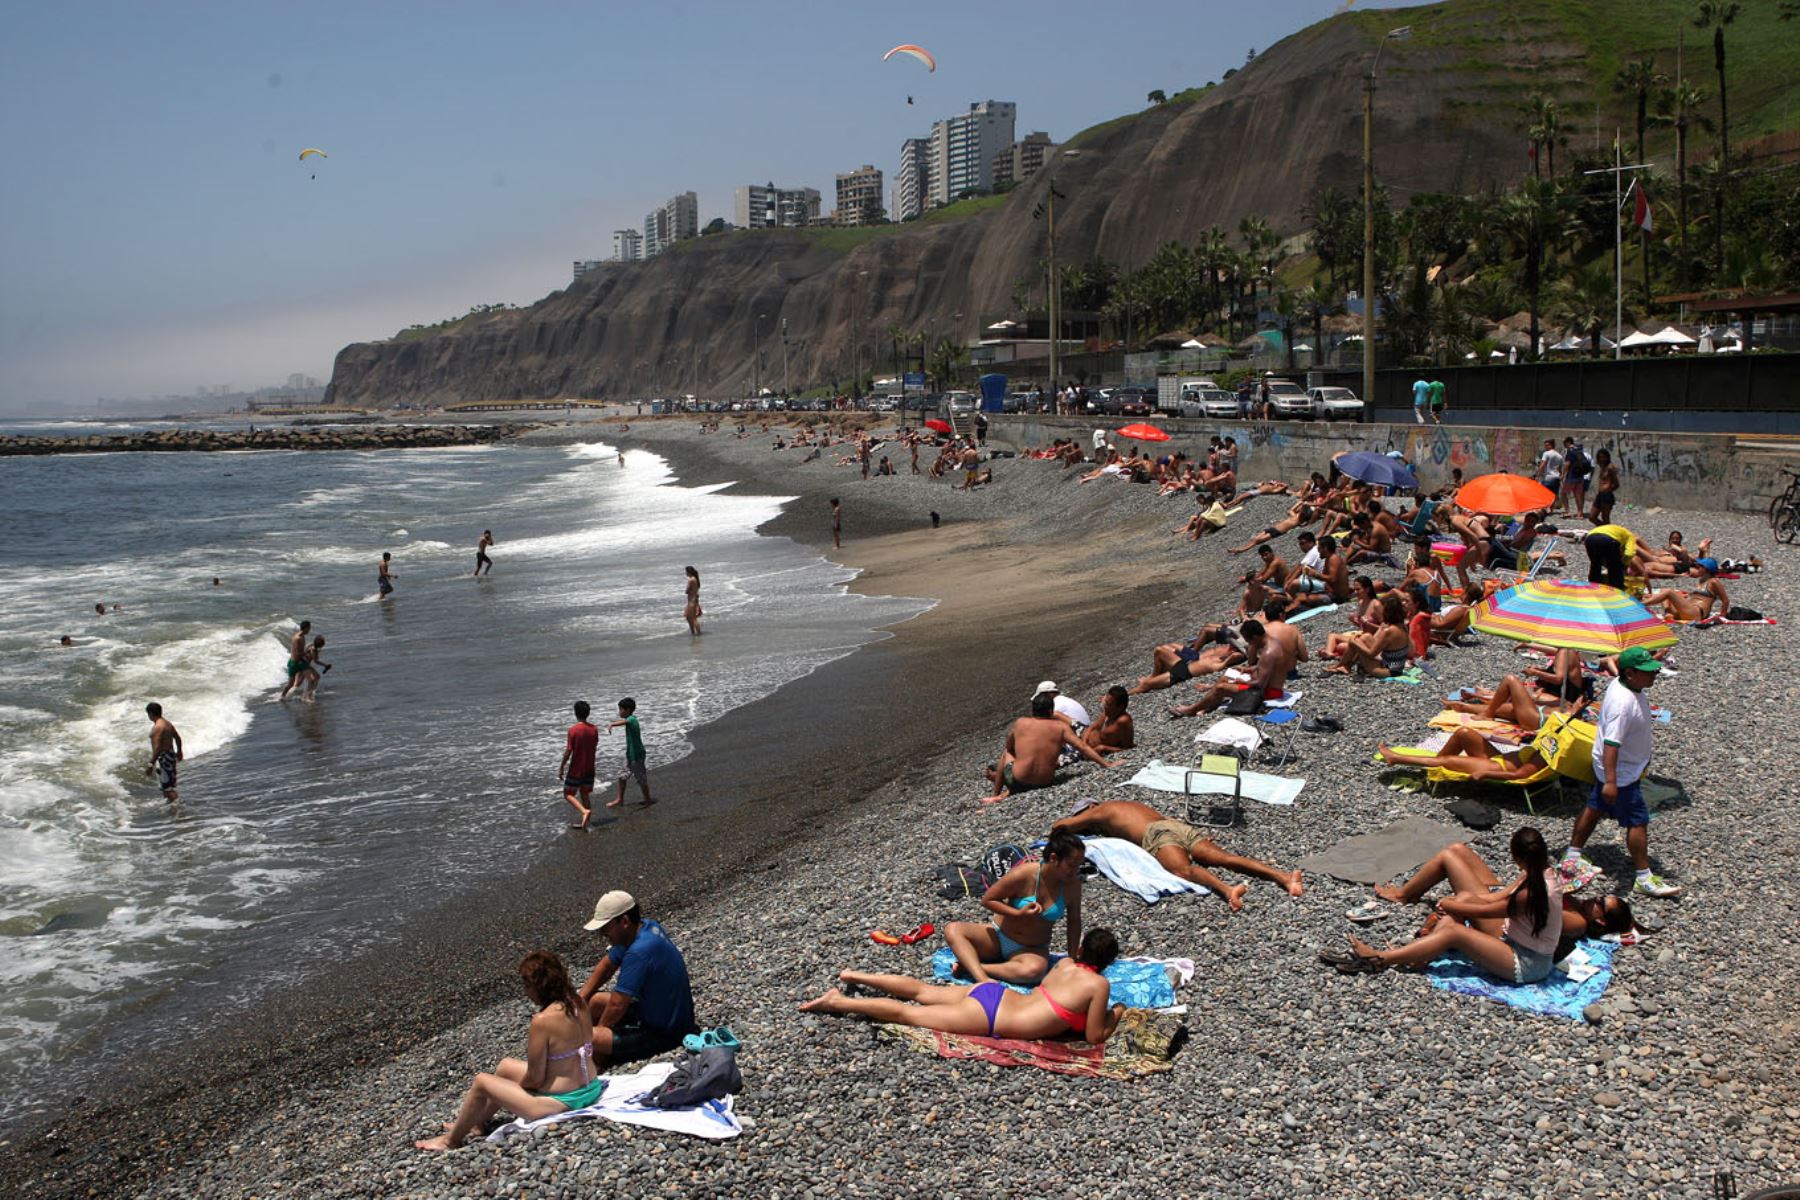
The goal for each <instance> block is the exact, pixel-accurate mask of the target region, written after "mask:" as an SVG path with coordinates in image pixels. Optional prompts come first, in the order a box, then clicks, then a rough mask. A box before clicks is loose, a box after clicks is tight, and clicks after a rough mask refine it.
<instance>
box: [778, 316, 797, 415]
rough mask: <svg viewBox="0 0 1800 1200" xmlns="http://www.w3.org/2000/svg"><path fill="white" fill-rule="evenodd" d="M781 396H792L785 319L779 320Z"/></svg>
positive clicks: (792, 385) (791, 378)
mask: <svg viewBox="0 0 1800 1200" xmlns="http://www.w3.org/2000/svg"><path fill="white" fill-rule="evenodd" d="M781 394H782V395H783V396H792V395H793V394H794V383H793V377H792V376H790V375H789V374H788V343H787V318H786V317H783V318H781Z"/></svg>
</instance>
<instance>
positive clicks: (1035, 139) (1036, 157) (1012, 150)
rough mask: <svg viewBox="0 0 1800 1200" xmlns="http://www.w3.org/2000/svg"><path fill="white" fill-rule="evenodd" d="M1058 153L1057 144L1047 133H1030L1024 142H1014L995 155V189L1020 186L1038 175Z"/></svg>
mask: <svg viewBox="0 0 1800 1200" xmlns="http://www.w3.org/2000/svg"><path fill="white" fill-rule="evenodd" d="M1055 153H1056V143H1055V142H1052V141H1051V140H1050V135H1049V134H1047V133H1041V132H1040V133H1028V134H1026V135H1025V140H1024V141H1022V142H1014V143H1013V144H1012V145H1010V146H1008V147H1007V148H1006V149H1004V150H1002V151H1001V152H1000V153H998V154H996V155H994V187H995V188H1001V187H1004V186H1006V185H1007V184H1009V183H1010V184H1020V183H1024V182H1025V181H1026V180H1027V179H1030V178H1031V177H1032V176H1033V175H1035V174H1037V173H1038V169H1039V168H1040V167H1042V166H1043V165H1044V164H1045V163H1046V162H1048V161H1049V160H1050V156H1051V155H1052V154H1055Z"/></svg>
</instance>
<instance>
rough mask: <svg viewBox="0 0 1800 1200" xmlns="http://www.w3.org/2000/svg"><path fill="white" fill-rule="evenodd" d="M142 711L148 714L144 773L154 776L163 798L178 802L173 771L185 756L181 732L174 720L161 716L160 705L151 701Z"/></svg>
mask: <svg viewBox="0 0 1800 1200" xmlns="http://www.w3.org/2000/svg"><path fill="white" fill-rule="evenodd" d="M144 711H145V712H146V713H148V714H149V715H150V762H149V763H148V764H147V765H146V766H145V767H144V774H146V775H154V776H156V786H157V787H158V788H160V789H161V790H162V794H163V799H165V800H167V801H168V802H169V803H170V804H179V803H180V802H181V793H180V792H178V791H176V790H175V772H176V764H177V763H179V762H180V761H181V760H182V758H183V757H185V756H184V755H183V754H182V750H181V734H180V732H179V731H178V730H176V728H175V724H174V722H172V721H170V720H169V719H168V718H167V717H165V716H163V710H162V705H160V704H158V703H156V702H155V701H151V702H150V703H149V704H146V705H144Z"/></svg>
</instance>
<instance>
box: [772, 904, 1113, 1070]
mask: <svg viewBox="0 0 1800 1200" xmlns="http://www.w3.org/2000/svg"><path fill="white" fill-rule="evenodd" d="M1118 956H1119V942H1118V939H1117V938H1115V937H1114V936H1113V935H1112V932H1111V931H1110V930H1106V929H1094V930H1090V931H1089V932H1088V935H1087V937H1085V938H1083V939H1082V942H1081V949H1080V951H1079V952H1078V953H1076V954H1073V955H1071V956H1070V957H1068V958H1065V959H1063V960H1062V961H1061V962H1058V963H1057V964H1056V966H1055V967H1053V968H1052V969H1051V971H1050V973H1049V974H1048V975H1046V976H1044V980H1043V982H1042V983H1040V984H1039V985H1038V986H1037V987H1036V988H1035V989H1034V990H1032V991H1029V992H1015V991H1013V990H1012V989H1011V988H1009V987H1007V986H1006V985H1005V984H1003V983H998V982H995V981H993V980H988V981H986V982H983V983H977V984H975V985H973V986H960V987H959V986H951V987H940V986H937V985H934V984H929V983H921V982H920V981H919V980H917V979H909V978H907V977H906V976H904V975H868V974H864V973H862V972H860V971H844V972H841V973H840V974H839V975H838V978H839V979H840V980H841V981H843V982H844V983H845V984H847V985H849V986H851V987H864V988H871V989H873V990H875V991H879V992H886V993H887V995H886V996H879V997H873V996H872V997H853V996H846V995H844V993H843V992H842V991H841V990H839V989H838V988H831V989H830V990H829V991H827V992H826V993H825V994H824V995H822V996H819V997H818V998H817V999H814V1000H808V1001H807V1002H806V1003H805V1004H802V1005H801V1006H800V1011H801V1012H816V1013H831V1014H834V1015H837V1016H847V1017H868V1018H869V1019H871V1020H874V1021H887V1022H890V1023H892V1024H896V1025H916V1026H918V1027H919V1028H921V1029H938V1030H942V1031H943V1032H945V1033H960V1034H966V1035H970V1036H974V1037H1003V1038H1019V1039H1024V1040H1036V1039H1040V1038H1054V1037H1062V1036H1064V1035H1065V1034H1073V1035H1075V1036H1076V1037H1077V1038H1081V1039H1083V1040H1085V1041H1087V1042H1089V1043H1091V1044H1092V1045H1095V1046H1098V1045H1100V1044H1102V1043H1103V1042H1105V1041H1106V1039H1107V1038H1109V1037H1111V1036H1112V1034H1113V1031H1114V1030H1115V1029H1117V1028H1118V1027H1119V1018H1120V1017H1121V1016H1123V1015H1124V1013H1125V1006H1124V1005H1123V1004H1112V1003H1111V1000H1112V985H1111V984H1110V983H1108V982H1107V980H1106V976H1104V975H1102V974H1101V972H1102V971H1104V970H1105V969H1106V968H1107V967H1109V966H1111V965H1112V962H1113V960H1114V959H1116V958H1117V957H1118ZM908 1001H913V1003H908Z"/></svg>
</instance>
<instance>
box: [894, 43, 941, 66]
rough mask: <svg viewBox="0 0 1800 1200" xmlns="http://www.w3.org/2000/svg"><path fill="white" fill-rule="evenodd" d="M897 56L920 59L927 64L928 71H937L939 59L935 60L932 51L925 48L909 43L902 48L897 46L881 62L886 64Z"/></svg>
mask: <svg viewBox="0 0 1800 1200" xmlns="http://www.w3.org/2000/svg"><path fill="white" fill-rule="evenodd" d="M896 54H905V55H908V56H910V57H912V58H916V59H918V60H919V61H920V62H922V63H924V64H925V67H926V69H927V70H931V71H936V70H937V59H935V58H933V57H932V56H931V51H929V50H927V49H926V48H925V47H923V46H915V45H913V44H912V43H911V42H907V43H906V44H905V45H902V46H895V47H894V48H893V49H892V50H889V51H888V52H887V53H886V54H884V55H882V56H881V61H882V62H886V61H887V60H888V59H890V58H892V57H894V55H896Z"/></svg>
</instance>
